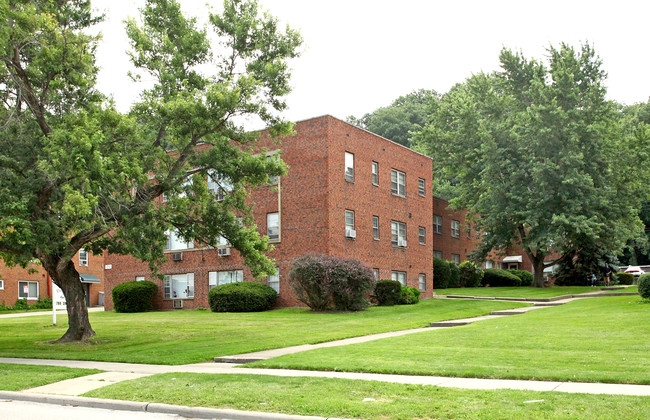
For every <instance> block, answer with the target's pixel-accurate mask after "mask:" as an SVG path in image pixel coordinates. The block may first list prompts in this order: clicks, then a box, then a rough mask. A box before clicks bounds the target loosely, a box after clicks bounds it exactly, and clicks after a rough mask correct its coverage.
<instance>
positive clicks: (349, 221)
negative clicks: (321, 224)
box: [345, 210, 354, 231]
mask: <svg viewBox="0 0 650 420" xmlns="http://www.w3.org/2000/svg"><path fill="white" fill-rule="evenodd" d="M348 229H351V230H354V210H346V211H345V230H346V231H347V230H348Z"/></svg>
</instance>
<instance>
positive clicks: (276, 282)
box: [266, 267, 280, 293]
mask: <svg viewBox="0 0 650 420" xmlns="http://www.w3.org/2000/svg"><path fill="white" fill-rule="evenodd" d="M266 283H267V284H268V285H269V287H271V288H272V289H273V290H275V291H276V293H280V269H279V268H278V267H275V274H270V275H269V276H268V277H267V278H266Z"/></svg>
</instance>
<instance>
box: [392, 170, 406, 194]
mask: <svg viewBox="0 0 650 420" xmlns="http://www.w3.org/2000/svg"><path fill="white" fill-rule="evenodd" d="M390 192H391V193H392V194H393V195H396V196H398V197H406V174H405V173H404V172H402V171H398V170H397V169H391V171H390Z"/></svg>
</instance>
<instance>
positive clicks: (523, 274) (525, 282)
mask: <svg viewBox="0 0 650 420" xmlns="http://www.w3.org/2000/svg"><path fill="white" fill-rule="evenodd" d="M508 272H509V273H512V274H514V275H515V276H517V277H519V278H520V279H521V286H524V287H528V286H530V285H531V284H533V273H531V272H530V271H526V270H515V269H510V270H508Z"/></svg>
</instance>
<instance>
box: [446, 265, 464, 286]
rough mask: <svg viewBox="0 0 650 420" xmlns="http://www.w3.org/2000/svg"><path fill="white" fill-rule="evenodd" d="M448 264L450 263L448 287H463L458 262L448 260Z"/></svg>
mask: <svg viewBox="0 0 650 420" xmlns="http://www.w3.org/2000/svg"><path fill="white" fill-rule="evenodd" d="M447 264H449V283H448V284H447V287H450V288H454V289H455V288H457V287H461V285H460V268H458V266H457V265H456V263H455V262H453V261H447Z"/></svg>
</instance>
